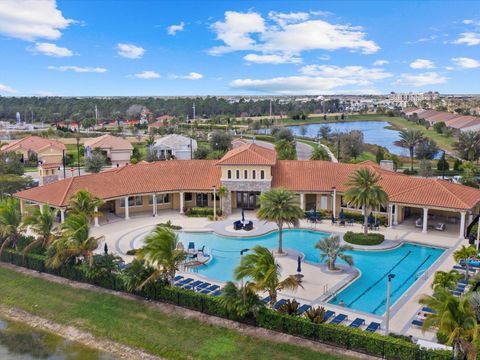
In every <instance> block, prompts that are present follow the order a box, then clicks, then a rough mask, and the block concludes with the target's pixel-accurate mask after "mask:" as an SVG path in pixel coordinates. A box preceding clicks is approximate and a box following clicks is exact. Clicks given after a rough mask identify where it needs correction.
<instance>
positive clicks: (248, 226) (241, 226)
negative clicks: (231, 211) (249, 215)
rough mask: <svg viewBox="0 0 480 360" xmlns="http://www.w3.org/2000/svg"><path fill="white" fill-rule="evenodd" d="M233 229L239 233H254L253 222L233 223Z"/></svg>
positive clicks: (238, 221)
mask: <svg viewBox="0 0 480 360" xmlns="http://www.w3.org/2000/svg"><path fill="white" fill-rule="evenodd" d="M233 229H234V230H235V231H238V230H245V231H252V230H253V221H249V222H245V223H244V222H242V221H241V220H237V221H235V222H234V223H233Z"/></svg>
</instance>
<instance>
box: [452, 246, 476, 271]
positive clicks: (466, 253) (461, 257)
mask: <svg viewBox="0 0 480 360" xmlns="http://www.w3.org/2000/svg"><path fill="white" fill-rule="evenodd" d="M472 256H477V250H476V249H475V247H474V246H473V245H470V246H465V245H462V247H461V248H460V249H458V250H457V251H455V252H454V253H453V258H454V259H455V261H456V262H460V261H463V262H464V263H465V280H468V275H469V274H468V270H469V267H470V266H469V264H468V259H469V258H470V257H472Z"/></svg>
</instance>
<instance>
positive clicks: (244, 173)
mask: <svg viewBox="0 0 480 360" xmlns="http://www.w3.org/2000/svg"><path fill="white" fill-rule="evenodd" d="M243 178H244V179H248V170H244V171H243Z"/></svg>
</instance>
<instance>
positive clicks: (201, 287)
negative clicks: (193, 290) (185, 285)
mask: <svg viewBox="0 0 480 360" xmlns="http://www.w3.org/2000/svg"><path fill="white" fill-rule="evenodd" d="M210 285H212V284H210V283H207V282H204V283H203V284H201V285H198V286H197V289H206V288H208V287H209V286H210Z"/></svg>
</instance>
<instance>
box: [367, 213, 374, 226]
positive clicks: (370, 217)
mask: <svg viewBox="0 0 480 360" xmlns="http://www.w3.org/2000/svg"><path fill="white" fill-rule="evenodd" d="M368 223H369V224H373V213H370V215H368Z"/></svg>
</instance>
